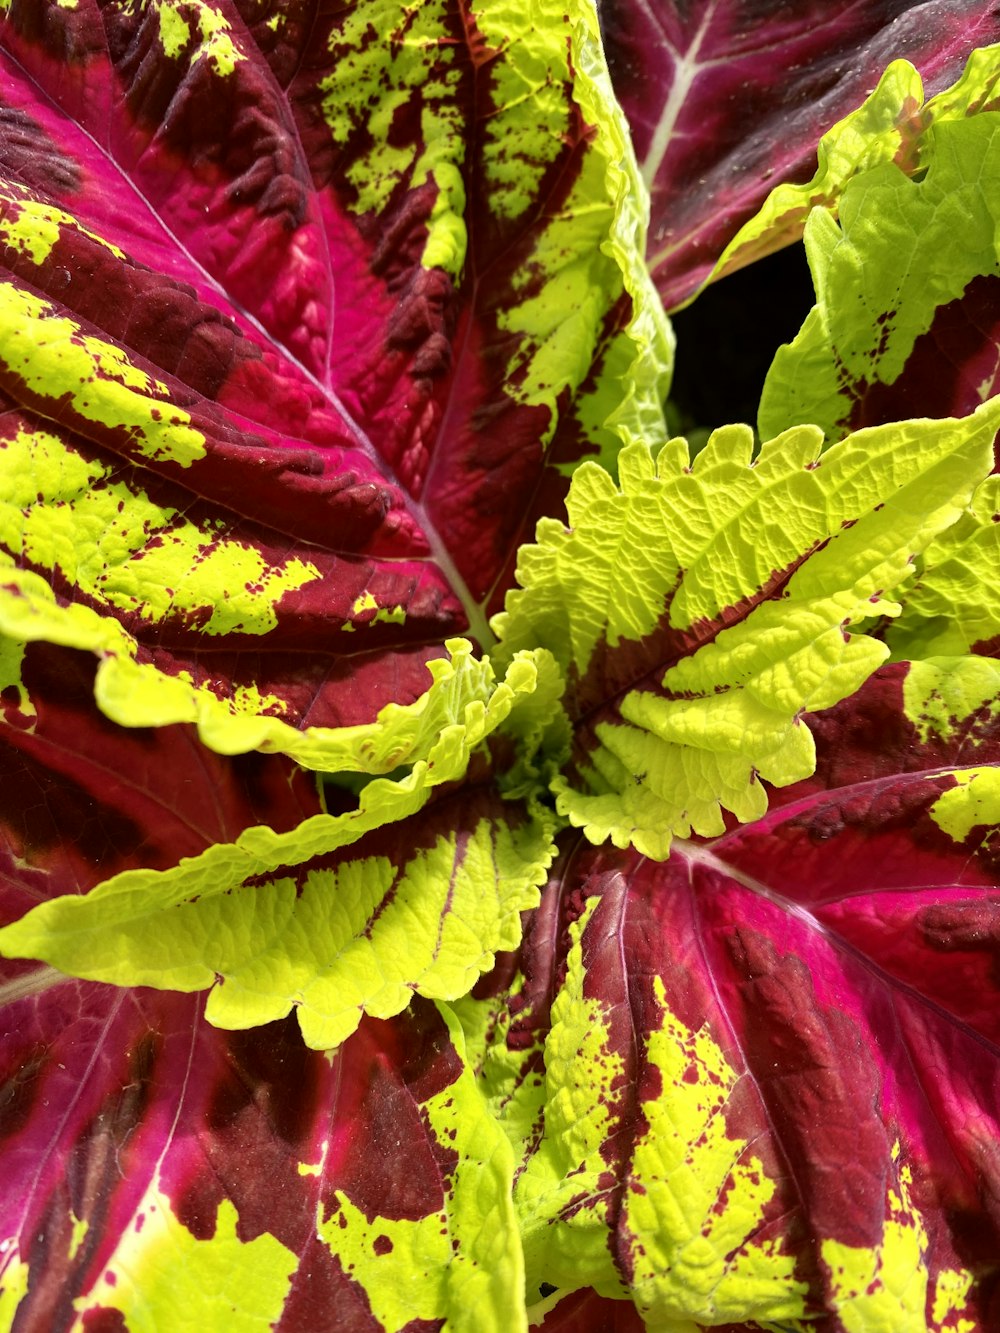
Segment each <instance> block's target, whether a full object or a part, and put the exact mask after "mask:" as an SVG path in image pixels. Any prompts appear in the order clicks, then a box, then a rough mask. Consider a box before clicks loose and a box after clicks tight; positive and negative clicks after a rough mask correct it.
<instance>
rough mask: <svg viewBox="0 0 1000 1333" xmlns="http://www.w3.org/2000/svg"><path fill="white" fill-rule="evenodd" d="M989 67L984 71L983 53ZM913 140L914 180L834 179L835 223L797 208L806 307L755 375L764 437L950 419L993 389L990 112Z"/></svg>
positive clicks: (994, 144) (999, 358) (938, 126)
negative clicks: (916, 146)
mask: <svg viewBox="0 0 1000 1333" xmlns="http://www.w3.org/2000/svg"><path fill="white" fill-rule="evenodd" d="M993 64H994V69H993V74H994V77H996V76H997V74H998V72H1000V63H998V60H997V56H996V55H994V60H993ZM920 143H921V147H920V170H919V175H918V176H917V177H908V176H906V175H904V174H903V172H902V171H900V170H899V168H898V167H897V166H895V165H894V164H892V163H889V162H886V163H884V164H882V165H880V166H873V167H872V168H871V169H870V170H867V171H865V172H863V173H861V174H860V175H858V176H856V177H855V178H854V179H853V180H852V181H850V182H849V184H848V185H847V188H846V189H845V191H844V194H843V197H842V199H841V201H840V208H839V220H834V218H833V216H832V215H831V214H830V213H828V212H826V211H825V210H823V209H816V210H815V211H814V212H813V213H812V214H811V215H810V218H809V221H808V223H807V225H806V232H805V240H806V253H807V255H808V256H809V261H810V267H811V268H812V271H813V279H814V282H815V285H816V292H817V304H816V305H815V307H814V308H813V310H812V311H811V312H810V314H809V316H808V317H807V319H806V321H805V323H804V324H803V326H802V329H801V330H800V332H799V334H798V336H797V337H796V338H795V340H794V341H793V342H792V343H790V344H788V345H786V346H785V347H782V348H779V350H778V353H777V355H776V356H775V359H774V363H773V365H772V367H771V370H770V372H769V373H768V378H767V381H766V383H765V386H764V392H763V395H762V398H761V405H760V414H759V424H760V427H761V430H762V431H764V432H765V433H772V432H774V431H776V430H784V429H786V428H787V427H788V426H790V425H792V424H794V423H796V422H799V421H811V422H816V423H817V424H819V425H820V426H822V428H823V430H824V431H825V432H826V434H827V435H828V436H829V437H830V438H831V439H835V438H839V437H840V436H842V435H844V434H846V433H847V432H848V431H851V430H856V429H858V428H859V427H861V426H869V425H876V424H879V423H882V422H886V421H892V420H898V419H901V418H909V417H915V416H934V417H938V416H942V417H944V416H962V415H964V414H965V413H967V412H970V411H972V410H973V409H974V408H975V407H977V406H978V405H979V404H980V403H981V402H983V401H985V400H986V399H987V398H989V397H991V396H992V395H993V394H994V393H995V392H996V390H997V388H998V387H1000V375H998V364H1000V352H998V346H1000V331H998V329H997V326H996V315H995V308H996V290H997V283H998V281H1000V279H998V277H997V271H996V270H997V262H998V254H1000V251H998V249H997V242H996V230H997V221H998V206H997V202H996V199H995V198H994V195H993V192H992V191H991V189H990V187H989V184H988V182H989V181H990V180H991V179H992V178H993V177H994V176H995V175H996V173H997V170H998V162H1000V113H998V112H996V111H984V112H981V113H980V114H977V115H973V116H969V117H968V118H965V119H959V120H954V121H950V120H943V121H938V122H932V123H931V124H930V125H929V127H928V128H927V129H926V130H925V131H924V133H923V135H922V138H921V141H920Z"/></svg>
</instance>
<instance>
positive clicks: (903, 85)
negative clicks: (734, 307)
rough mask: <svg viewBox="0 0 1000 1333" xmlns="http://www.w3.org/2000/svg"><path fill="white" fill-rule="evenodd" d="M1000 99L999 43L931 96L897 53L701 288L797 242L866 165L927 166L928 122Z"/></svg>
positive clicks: (973, 57)
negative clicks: (798, 180)
mask: <svg viewBox="0 0 1000 1333" xmlns="http://www.w3.org/2000/svg"><path fill="white" fill-rule="evenodd" d="M998 100H1000V46H986V47H982V48H980V49H979V50H977V51H973V53H972V54H971V56H970V57H969V60H968V62H967V64H966V67H965V70H964V72H963V74H962V76H961V78H960V79H959V80H958V81H957V82H956V83H955V84H954V85H953V86H952V87H951V88H948V89H946V90H945V91H944V92H941V93H939V94H938V95H937V96H936V97H932V98H931V99H930V101H928V102H926V103H925V102H924V88H923V83H922V81H921V78H920V75H919V73H918V72H917V70H916V69H914V67H913V66H912V65H911V64H910V63H909V61H907V60H894V61H893V62H892V64H891V65H889V67H888V68H887V69H886V71H885V73H884V74H883V75H882V78H881V79H880V80H879V83H878V86H877V87H876V89H875V91H874V92H873V93H872V94H871V95H870V96H869V97H868V98H866V100H865V101H864V102H863V103H862V105H861V106H860V107H858V109H857V110H856V111H852V112H851V114H850V115H849V116H845V117H844V119H843V120H841V121H838V122H837V124H836V125H834V126H833V128H832V129H830V130H828V131H827V133H826V134H824V136H823V138H822V139H821V140H820V141H819V148H818V158H819V163H818V167H817V170H816V173H815V175H814V176H813V178H812V180H810V181H807V182H806V183H805V184H804V185H790V184H781V185H778V186H776V187H775V188H774V189H773V190H772V191H771V193H770V194H769V195H768V197H767V199H766V200H765V201H764V205H763V207H762V208H761V209H760V211H759V212H758V213H757V214H756V215H755V216H754V217H752V218H751V219H750V221H749V222H747V223H745V224H744V225H743V226H742V227H741V228H740V230H739V231H738V232H737V233H736V235H735V236H734V237H733V239H732V240H731V241H730V242H729V244H728V245H727V246H726V248H725V250H723V252H722V254H721V255H720V257H719V260H718V263H717V264H716V266H715V268H714V269H713V270H712V272H711V274H710V275H709V277H708V279H707V280H706V283H705V284H704V285H703V288H702V290H703V289H704V286H707V284H708V283H709V282H715V281H717V280H718V279H719V278H722V277H725V276H726V274H727V273H733V272H735V271H736V270H737V269H740V268H744V267H745V266H746V265H747V264H752V263H754V262H755V261H756V260H758V259H763V258H764V256H765V255H769V254H773V252H774V251H775V250H780V249H781V248H782V247H783V246H785V245H789V244H791V242H793V241H797V240H798V239H799V237H800V236H801V235H802V231H803V228H804V226H805V222H806V218H807V217H808V216H809V213H810V212H811V210H812V209H813V208H817V207H822V208H827V209H829V210H830V211H831V212H832V213H836V211H837V207H838V204H839V201H840V196H841V194H842V192H843V190H844V188H845V186H846V185H847V183H848V181H850V180H851V179H852V178H853V177H854V176H856V175H858V174H859V173H860V172H863V171H868V170H870V169H871V168H872V167H875V166H878V165H879V164H881V163H885V162H895V164H896V165H897V166H898V167H901V168H902V169H903V170H904V171H905V172H907V174H909V175H912V174H913V173H914V172H916V171H918V170H919V169H920V167H921V153H922V150H923V142H922V140H923V135H924V133H925V131H926V130H927V128H928V126H930V125H932V124H935V123H937V122H941V121H946V120H959V119H961V118H963V117H965V116H971V115H975V114H977V113H978V112H980V111H982V110H984V109H987V108H991V107H995V106H996V105H997V104H998ZM695 296H697V293H696V294H695ZM694 299H695V297H692V298H691V300H694Z"/></svg>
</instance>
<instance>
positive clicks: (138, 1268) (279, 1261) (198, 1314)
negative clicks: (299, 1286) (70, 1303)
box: [73, 1183, 298, 1333]
mask: <svg viewBox="0 0 1000 1333" xmlns="http://www.w3.org/2000/svg"><path fill="white" fill-rule="evenodd" d="M140 1218H141V1219H142V1220H141V1222H140V1220H139V1219H140ZM238 1220H239V1215H238V1213H237V1211H236V1209H235V1207H234V1206H233V1204H232V1203H231V1202H230V1201H229V1200H228V1199H224V1200H223V1201H222V1202H221V1203H220V1204H219V1209H218V1214H217V1216H216V1218H215V1223H214V1226H213V1228H212V1234H211V1235H210V1236H209V1237H208V1238H202V1237H196V1236H193V1235H192V1234H191V1232H190V1231H189V1230H188V1229H187V1227H185V1226H184V1225H183V1223H182V1222H181V1221H180V1220H179V1219H178V1218H177V1217H176V1216H175V1215H174V1213H173V1211H172V1209H171V1206H170V1200H169V1198H167V1197H166V1196H165V1195H164V1193H163V1192H162V1189H161V1187H160V1186H159V1184H158V1183H156V1184H153V1185H152V1186H150V1188H149V1189H148V1190H147V1192H146V1194H145V1196H144V1197H143V1198H142V1199H141V1201H140V1204H139V1207H138V1209H137V1211H136V1217H135V1222H134V1224H133V1226H132V1227H131V1228H130V1230H129V1232H127V1233H126V1235H125V1236H124V1237H123V1238H122V1239H123V1243H122V1244H121V1245H120V1247H119V1249H118V1252H117V1253H116V1254H115V1264H114V1271H113V1272H112V1273H111V1274H110V1278H111V1279H113V1280H109V1278H105V1279H104V1280H103V1281H101V1282H98V1283H97V1284H96V1286H95V1287H94V1288H93V1289H92V1291H91V1292H90V1293H89V1295H88V1297H87V1298H86V1299H85V1300H84V1301H83V1302H81V1306H82V1308H81V1309H80V1316H81V1317H80V1319H79V1321H78V1322H77V1323H76V1324H74V1325H73V1328H74V1330H77V1329H79V1330H80V1333H83V1330H84V1329H86V1327H87V1322H86V1314H87V1311H88V1310H91V1309H96V1310H118V1311H120V1312H121V1315H122V1316H123V1318H124V1328H125V1329H126V1330H127V1333H157V1330H158V1329H161V1328H163V1326H164V1324H165V1323H168V1322H169V1323H170V1324H171V1326H172V1327H174V1328H176V1329H178V1330H181V1329H183V1330H185V1333H186V1330H191V1333H194V1331H195V1329H196V1328H213V1327H222V1326H223V1325H224V1326H225V1327H226V1328H231V1329H233V1330H234V1333H258V1330H260V1329H265V1328H268V1327H273V1325H274V1324H275V1323H276V1322H277V1320H278V1319H279V1317H280V1315H281V1310H282V1306H283V1305H284V1303H285V1301H286V1299H287V1297H288V1292H289V1288H290V1286H291V1281H292V1277H293V1275H294V1273H295V1269H296V1267H297V1263H298V1258H297V1256H296V1255H295V1253H294V1252H293V1251H291V1250H289V1249H288V1248H287V1246H285V1245H282V1244H281V1242H280V1241H279V1240H277V1239H276V1238H275V1237H274V1236H270V1235H267V1234H266V1233H265V1234H263V1235H260V1236H255V1237H253V1239H252V1240H244V1239H243V1238H242V1237H241V1236H240V1235H239V1234H238V1232H237V1222H238ZM121 1270H124V1271H125V1272H126V1273H127V1274H128V1279H129V1280H128V1282H127V1283H123V1282H121V1281H120V1279H119V1278H118V1271H121ZM179 1312H184V1313H179ZM192 1316H193V1317H192Z"/></svg>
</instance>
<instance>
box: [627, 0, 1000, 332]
mask: <svg viewBox="0 0 1000 1333" xmlns="http://www.w3.org/2000/svg"><path fill="white" fill-rule="evenodd" d="M601 26H602V31H603V33H604V39H605V44H606V48H607V52H608V63H609V65H610V67H611V75H612V79H613V81H614V85H615V90H616V92H617V94H618V96H619V98H620V99H621V101H622V105H623V106H624V108H625V111H626V112H627V114H628V118H629V123H630V125H631V127H632V135H633V138H634V141H635V145H636V152H637V154H638V158H639V163H640V166H641V168H642V173H643V177H644V179H645V181H646V183H647V185H648V186H649V189H650V194H651V196H652V222H651V229H650V241H649V264H650V268H651V270H652V273H653V276H654V278H655V281H656V284H657V287H658V288H659V291H660V293H661V295H662V296H663V299H664V302H665V304H666V305H667V307H668V308H669V309H673V308H676V307H678V306H681V305H684V304H685V303H686V302H687V301H688V300H690V299H691V298H692V297H693V296H694V295H695V293H696V292H697V290H698V289H699V288H700V287H702V286H703V285H704V283H705V282H706V281H709V280H711V279H714V278H718V277H721V276H722V275H723V274H724V273H727V272H730V271H732V270H733V269H735V268H739V267H742V266H743V265H744V264H746V263H749V262H751V261H752V260H754V259H758V258H760V257H761V256H762V255H765V254H769V253H770V252H771V251H773V250H776V249H778V248H780V247H781V246H782V245H785V244H787V243H788V242H789V241H791V240H795V239H797V238H798V236H799V235H801V230H802V223H803V221H804V218H805V215H806V212H807V211H808V209H809V207H811V206H812V205H813V204H816V203H818V202H821V201H822V202H827V203H835V201H836V198H837V196H838V195H839V192H840V190H841V189H842V187H843V184H844V182H845V180H846V179H848V178H849V177H850V175H851V174H852V173H853V172H854V171H855V170H857V169H858V168H859V166H860V165H861V164H863V163H868V162H870V161H871V158H872V155H873V154H877V155H878V157H879V160H891V159H892V157H893V156H894V155H895V154H897V153H898V154H899V155H900V157H904V156H905V154H906V153H907V151H908V150H909V146H910V144H911V142H912V139H913V137H914V135H915V134H916V133H917V132H918V131H919V126H920V124H921V119H920V115H919V108H920V105H921V102H922V100H923V98H922V89H921V82H920V78H919V76H918V75H917V74H916V71H915V70H914V69H913V67H912V65H909V64H908V63H907V62H908V61H912V62H913V63H914V64H916V65H917V66H918V67H919V69H920V70H921V72H922V74H923V76H924V80H925V81H926V83H927V86H928V88H930V89H931V90H932V91H935V92H936V91H937V90H939V89H942V88H945V87H947V86H948V84H950V83H951V82H952V80H954V79H955V78H956V76H958V75H959V73H960V71H961V68H962V65H963V63H964V61H965V58H966V56H967V54H968V52H969V51H970V50H971V48H973V47H982V46H986V45H987V44H988V43H990V42H995V41H997V40H998V39H1000V25H998V23H997V20H996V16H995V14H993V13H991V12H986V11H985V10H984V8H983V6H982V5H977V4H972V3H960V4H951V5H948V6H946V7H944V8H940V9H935V10H934V11H933V13H931V12H929V11H928V9H927V6H926V5H923V4H915V3H912V0H888V2H882V3H872V2H871V0H869V3H865V4H860V5H859V4H850V5H848V4H836V5H831V4H829V3H818V2H816V3H810V4H799V5H796V6H795V8H794V10H791V9H787V10H786V9H784V8H781V7H780V6H779V7H776V6H774V5H773V4H764V3H752V4H746V3H741V4H737V3H732V2H727V0H697V3H693V4H683V5H681V4H676V3H673V2H672V0H650V3H646V4H643V5H637V4H631V3H629V2H628V0H604V3H602V6H601ZM900 57H906V61H903V60H901V59H899V58H900ZM890 61H892V62H893V64H892V68H891V70H890V72H889V73H888V74H887V75H886V77H885V79H883V81H882V83H881V85H880V87H879V89H878V91H877V92H875V93H874V94H873V95H872V96H871V97H870V99H869V100H868V101H867V102H866V103H865V106H864V107H863V108H862V109H861V110H860V111H858V112H857V113H855V114H852V115H848V113H849V112H851V113H854V110H855V108H856V107H857V106H858V105H859V103H861V102H862V101H863V99H864V98H865V97H866V95H867V94H869V93H871V91H872V89H873V87H874V85H875V84H876V83H877V82H878V81H879V78H880V76H881V75H882V73H883V70H884V69H885V67H886V66H887V65H889V63H890ZM928 109H929V108H928ZM842 117H846V119H844V120H841V118H842ZM835 122H838V123H837V124H836V125H835ZM831 127H833V128H831ZM820 136H824V137H823V138H822V140H821V141H820V148H819V159H820V166H819V170H818V172H817V173H816V175H815V176H814V178H813V180H812V181H810V182H809V183H808V184H807V185H802V184H800V182H801V181H802V180H803V179H805V178H806V177H808V175H809V171H810V169H811V167H812V164H813V162H814V160H815V159H814V154H815V151H816V143H817V140H820ZM776 181H777V182H780V184H776V188H774V189H773V190H772V189H771V186H772V184H775V182H776ZM769 191H770V193H769ZM758 210H759V211H758Z"/></svg>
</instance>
